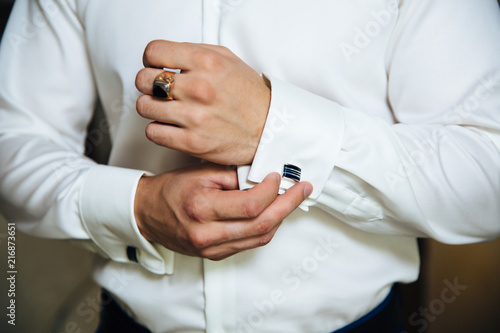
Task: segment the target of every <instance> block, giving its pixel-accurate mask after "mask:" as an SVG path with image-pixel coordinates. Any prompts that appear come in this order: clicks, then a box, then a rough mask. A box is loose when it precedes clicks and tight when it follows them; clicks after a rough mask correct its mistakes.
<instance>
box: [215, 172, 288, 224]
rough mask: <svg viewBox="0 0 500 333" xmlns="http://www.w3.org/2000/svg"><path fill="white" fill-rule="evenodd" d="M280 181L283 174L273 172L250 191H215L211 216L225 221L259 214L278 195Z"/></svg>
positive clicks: (250, 217)
mask: <svg viewBox="0 0 500 333" xmlns="http://www.w3.org/2000/svg"><path fill="white" fill-rule="evenodd" d="M280 181H281V176H280V175H279V174H278V173H272V174H269V175H268V176H267V177H266V178H264V180H263V181H262V183H260V184H257V185H255V186H254V187H253V188H251V189H249V190H248V191H217V192H215V193H214V195H213V197H212V200H213V206H212V207H213V208H212V211H211V213H212V215H211V216H210V218H211V219H212V220H214V221H215V220H218V221H224V220H239V219H252V218H255V217H257V216H259V214H260V213H262V212H263V211H264V209H266V207H267V206H269V205H270V204H271V202H273V201H274V200H275V199H276V197H277V196H278V191H279V184H280Z"/></svg>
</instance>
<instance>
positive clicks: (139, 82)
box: [135, 68, 146, 90]
mask: <svg viewBox="0 0 500 333" xmlns="http://www.w3.org/2000/svg"><path fill="white" fill-rule="evenodd" d="M144 71H145V68H142V69H141V70H140V71H139V72H137V75H136V76H135V87H136V88H137V89H139V90H141V89H142V87H144V85H145V83H146V82H145V81H146V75H145V74H144Z"/></svg>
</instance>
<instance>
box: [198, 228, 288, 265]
mask: <svg viewBox="0 0 500 333" xmlns="http://www.w3.org/2000/svg"><path fill="white" fill-rule="evenodd" d="M280 225H281V222H280V223H277V224H276V225H275V226H274V227H273V228H272V229H271V230H270V231H269V232H268V233H266V234H264V235H258V236H253V237H248V238H244V239H238V240H234V241H229V242H225V243H221V244H218V245H214V246H210V247H208V248H206V249H203V250H201V251H200V254H201V256H202V257H203V258H208V259H211V260H223V259H226V258H228V257H230V256H233V255H235V254H237V253H240V252H243V251H246V250H250V249H254V248H257V247H262V246H265V245H267V244H269V242H271V240H272V239H273V237H274V235H275V234H276V232H277V231H278V228H279V227H280Z"/></svg>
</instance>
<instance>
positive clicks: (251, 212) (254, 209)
mask: <svg viewBox="0 0 500 333" xmlns="http://www.w3.org/2000/svg"><path fill="white" fill-rule="evenodd" d="M243 208H244V215H245V217H248V218H254V217H257V216H258V215H259V213H260V207H259V203H258V202H257V200H256V199H254V198H250V199H248V200H247V201H246V202H245V205H244V206H243Z"/></svg>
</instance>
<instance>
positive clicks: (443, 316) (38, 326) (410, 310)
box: [0, 0, 500, 333]
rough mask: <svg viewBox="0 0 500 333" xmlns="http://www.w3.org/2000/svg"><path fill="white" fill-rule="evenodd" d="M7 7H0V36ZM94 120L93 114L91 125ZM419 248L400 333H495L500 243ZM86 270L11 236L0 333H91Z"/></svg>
mask: <svg viewBox="0 0 500 333" xmlns="http://www.w3.org/2000/svg"><path fill="white" fill-rule="evenodd" d="M12 2H13V1H11V0H0V36H1V33H2V32H3V28H4V25H5V22H6V20H7V18H8V14H9V12H10V9H11V7H12ZM499 59H500V58H499ZM0 76H1V73H0ZM101 117H102V114H101V113H99V112H97V113H96V116H95V117H94V121H95V122H94V123H97V122H98V121H99V120H100V119H101ZM92 127H93V124H91V125H90V128H92ZM88 147H89V149H88V154H89V155H90V156H91V157H92V158H94V159H95V160H96V161H98V162H99V163H106V161H107V154H108V151H109V145H108V144H106V143H101V144H100V145H98V146H92V145H91V143H90V142H89V146H88ZM499 204H500V202H499ZM0 211H1V207H0ZM499 223H500V221H499ZM6 237H7V221H6V220H5V219H4V218H2V217H1V216H0V263H1V264H0V268H1V270H2V273H1V276H2V278H1V279H0V295H1V296H0V301H1V303H0V308H1V309H6V307H7V302H8V298H7V290H8V289H9V288H8V281H7V279H6V278H7V273H6V272H7V239H6ZM420 248H421V254H422V269H421V274H420V277H419V280H418V281H417V282H415V283H413V284H410V285H405V286H403V295H404V313H403V315H402V319H403V322H404V323H405V324H406V332H407V333H422V332H429V333H446V332H454V333H472V332H474V333H499V332H500V285H499V281H500V240H497V241H494V242H490V243H481V244H473V245H460V246H450V245H444V244H440V243H438V242H435V241H431V240H421V241H420ZM91 264H92V255H91V254H89V253H88V252H86V251H84V250H82V249H80V248H77V247H74V246H72V245H71V244H69V243H67V242H64V241H54V240H46V239H39V238H34V237H30V236H26V235H23V234H20V233H17V234H16V266H17V267H16V268H17V272H18V273H17V275H16V326H15V327H13V326H11V325H9V324H7V318H6V316H5V312H4V311H6V310H2V315H1V316H0V318H1V319H0V332H22V333H25V332H26V333H28V332H29V333H31V332H37V333H38V332H40V333H63V332H64V333H90V332H94V330H95V328H96V326H97V322H98V310H99V305H98V302H99V293H100V289H99V287H98V286H96V285H95V284H94V283H93V281H92V280H91V278H90V267H91ZM450 286H455V287H450ZM450 291H451V293H450ZM381 333H384V332H381Z"/></svg>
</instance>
